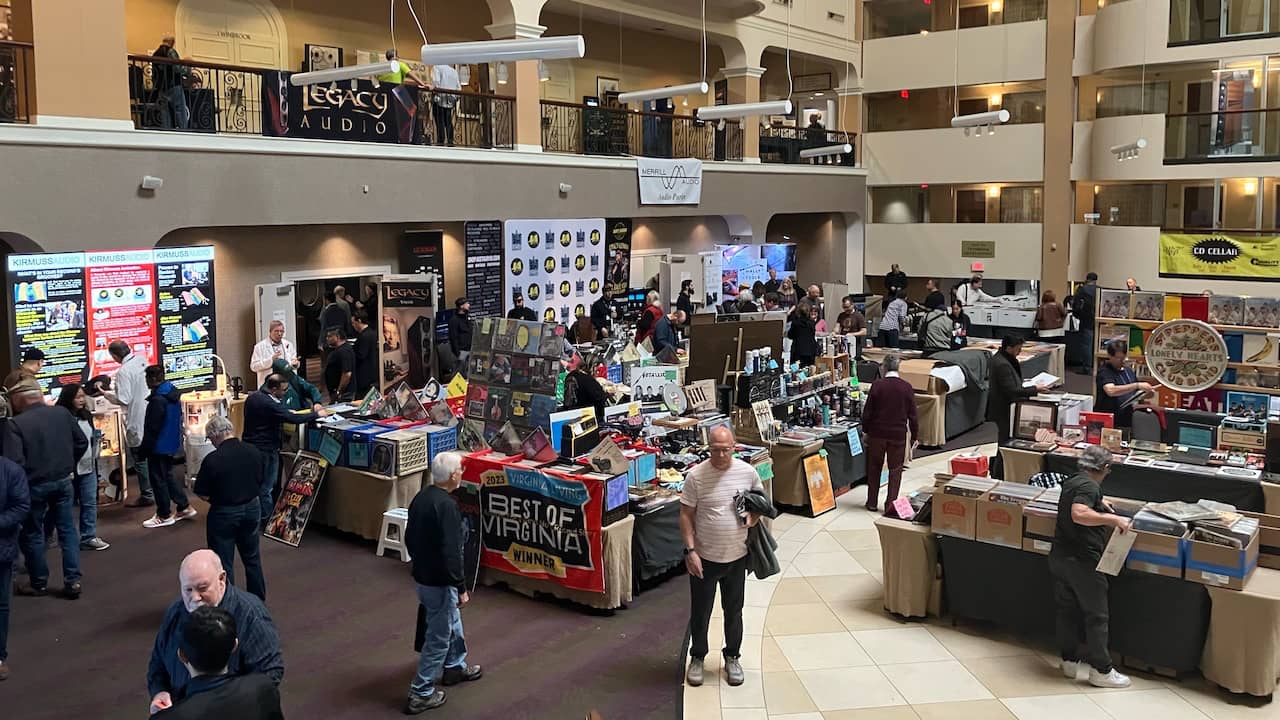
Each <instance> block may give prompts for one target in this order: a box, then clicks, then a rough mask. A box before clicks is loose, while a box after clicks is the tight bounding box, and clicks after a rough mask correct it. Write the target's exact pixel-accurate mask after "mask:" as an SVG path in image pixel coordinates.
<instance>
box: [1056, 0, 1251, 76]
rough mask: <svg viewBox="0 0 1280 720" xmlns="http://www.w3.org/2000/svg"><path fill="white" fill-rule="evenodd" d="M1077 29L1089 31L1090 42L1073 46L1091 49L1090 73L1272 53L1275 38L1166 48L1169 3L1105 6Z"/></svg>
mask: <svg viewBox="0 0 1280 720" xmlns="http://www.w3.org/2000/svg"><path fill="white" fill-rule="evenodd" d="M1081 29H1083V30H1084V31H1086V32H1087V31H1089V30H1090V29H1091V30H1092V31H1093V38H1092V40H1091V41H1089V40H1084V41H1081V40H1079V39H1077V43H1076V46H1077V47H1081V44H1082V42H1083V43H1084V44H1085V45H1091V46H1092V47H1093V66H1092V68H1091V69H1092V71H1093V72H1103V71H1106V70H1112V69H1116V68H1123V67H1140V66H1142V65H1158V64H1161V63H1175V62H1190V61H1194V60H1213V61H1217V60H1218V58H1223V57H1243V56H1249V55H1255V56H1259V55H1267V54H1271V53H1275V52H1276V40H1275V38H1265V39H1261V40H1236V41H1231V42H1210V43H1201V44H1196V45H1180V46H1177V47H1169V0H1143V2H1116V3H1108V4H1107V5H1106V7H1104V8H1102V9H1101V10H1099V11H1098V13H1097V15H1096V16H1095V17H1094V22H1093V24H1092V25H1083V26H1082V25H1079V24H1078V25H1077V30H1081Z"/></svg>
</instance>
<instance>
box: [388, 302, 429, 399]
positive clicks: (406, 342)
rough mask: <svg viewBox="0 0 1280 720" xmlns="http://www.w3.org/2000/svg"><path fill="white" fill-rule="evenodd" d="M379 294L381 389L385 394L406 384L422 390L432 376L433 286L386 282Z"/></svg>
mask: <svg viewBox="0 0 1280 720" xmlns="http://www.w3.org/2000/svg"><path fill="white" fill-rule="evenodd" d="M378 293H379V296H380V300H381V301H382V302H381V306H382V307H381V312H382V325H381V327H382V344H381V345H380V348H381V350H382V353H381V361H380V362H379V363H378V366H379V367H380V368H381V369H382V372H381V375H380V377H379V378H378V383H379V385H378V387H379V389H382V390H385V389H386V388H388V387H390V386H392V385H396V384H399V383H400V381H401V380H403V381H405V382H407V383H409V387H413V388H420V387H422V386H424V385H426V384H427V380H428V379H430V378H431V377H432V376H433V373H432V371H431V360H432V357H433V352H432V351H433V349H434V334H433V331H432V322H433V313H432V311H431V310H432V305H433V303H432V302H431V285H430V283H428V282H426V281H425V280H423V281H412V280H394V281H393V280H384V281H383V282H382V283H381V285H380V286H379V288H378Z"/></svg>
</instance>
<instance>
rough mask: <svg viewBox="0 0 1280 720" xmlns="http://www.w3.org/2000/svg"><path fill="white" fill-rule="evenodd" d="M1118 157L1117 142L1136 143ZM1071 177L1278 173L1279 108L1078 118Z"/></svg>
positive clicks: (1171, 177)
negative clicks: (1132, 152)
mask: <svg viewBox="0 0 1280 720" xmlns="http://www.w3.org/2000/svg"><path fill="white" fill-rule="evenodd" d="M1139 138H1141V139H1143V140H1144V141H1145V148H1144V149H1142V150H1141V151H1140V152H1139V153H1138V155H1137V157H1132V158H1128V159H1125V160H1123V161H1120V160H1118V156H1117V154H1116V153H1115V152H1113V148H1115V147H1117V146H1122V145H1127V144H1130V143H1136V142H1137V140H1138V139H1139ZM1074 143H1075V151H1074V154H1073V157H1072V161H1071V177H1072V179H1073V180H1081V181H1108V180H1178V179H1206V180H1209V181H1212V180H1213V179H1214V178H1233V177H1242V176H1257V175H1269V176H1270V175H1277V174H1280V109H1259V110H1225V111H1216V112H1193V113H1169V114H1140V115H1122V116H1116V117H1104V118H1099V119H1097V120H1094V121H1083V122H1077V123H1076V125H1075V133H1074Z"/></svg>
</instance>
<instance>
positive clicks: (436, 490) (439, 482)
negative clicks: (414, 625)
mask: <svg viewBox="0 0 1280 720" xmlns="http://www.w3.org/2000/svg"><path fill="white" fill-rule="evenodd" d="M431 483H432V484H431V485H429V486H427V487H424V488H423V489H422V490H421V491H419V492H418V495H417V497H415V498H414V499H413V502H412V503H410V504H409V520H408V524H407V525H406V526H405V533H404V538H405V547H406V548H408V550H409V555H410V557H412V558H413V580H414V582H416V583H417V584H418V602H420V603H422V607H423V608H424V609H425V610H426V615H427V628H426V634H425V641H424V642H423V644H422V655H421V656H420V657H419V658H418V674H417V675H416V676H415V677H414V679H413V682H412V683H410V685H409V699H408V701H407V702H406V704H405V708H404V712H405V714H406V715H417V714H419V713H423V712H426V711H427V710H431V709H433V708H438V707H440V706H441V705H443V704H444V702H445V695H444V691H443V690H439V689H436V687H435V682H436V676H437V675H440V674H441V673H442V672H443V678H442V682H443V684H445V685H456V684H458V683H460V682H471V681H473V680H479V679H480V678H481V676H482V675H483V674H484V673H483V671H482V670H481V669H480V666H479V665H467V639H466V636H465V635H463V632H462V613H461V612H459V611H460V609H461V608H464V607H466V605H467V601H468V600H470V597H469V596H468V595H467V584H466V575H465V573H464V572H463V570H462V546H463V544H464V543H465V538H464V537H463V530H462V513H461V512H460V511H459V510H458V505H457V503H456V502H454V500H453V498H452V497H450V495H449V493H451V492H453V491H454V490H457V489H458V486H460V485H461V484H462V456H461V455H460V454H458V453H456V452H444V453H440V454H439V455H437V456H436V457H435V460H433V461H432V462H431Z"/></svg>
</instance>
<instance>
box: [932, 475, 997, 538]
mask: <svg viewBox="0 0 1280 720" xmlns="http://www.w3.org/2000/svg"><path fill="white" fill-rule="evenodd" d="M957 483H966V484H968V485H971V486H972V487H970V488H960V487H958V486H957ZM995 486H996V481H995V480H990V479H988V478H980V477H974V476H972V475H957V476H956V477H955V478H954V479H952V480H951V482H949V483H947V484H946V485H943V486H942V490H941V492H934V494H933V531H934V532H935V533H938V534H939V535H950V536H952V537H958V538H964V539H966V540H973V539H975V538H976V536H977V528H978V523H977V514H978V510H977V505H978V498H980V497H982V495H985V494H986V493H987V492H990V490H991V488H993V487H995Z"/></svg>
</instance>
